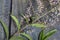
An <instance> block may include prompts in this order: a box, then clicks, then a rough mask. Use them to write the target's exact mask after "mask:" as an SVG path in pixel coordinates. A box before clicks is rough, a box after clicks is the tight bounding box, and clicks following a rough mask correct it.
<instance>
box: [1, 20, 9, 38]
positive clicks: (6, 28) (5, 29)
mask: <svg viewBox="0 0 60 40" xmlns="http://www.w3.org/2000/svg"><path fill="white" fill-rule="evenodd" d="M0 23H1V24H2V26H3V30H4V32H5V34H6V37H7V39H8V36H9V31H8V26H7V25H6V24H5V23H4V22H3V21H2V20H0Z"/></svg>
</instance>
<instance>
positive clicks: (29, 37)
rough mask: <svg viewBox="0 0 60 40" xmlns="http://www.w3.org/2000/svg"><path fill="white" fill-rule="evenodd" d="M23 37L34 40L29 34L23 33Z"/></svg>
mask: <svg viewBox="0 0 60 40" xmlns="http://www.w3.org/2000/svg"><path fill="white" fill-rule="evenodd" d="M21 35H23V36H25V37H27V38H28V39H29V40H32V38H31V36H30V35H28V34H25V33H21Z"/></svg>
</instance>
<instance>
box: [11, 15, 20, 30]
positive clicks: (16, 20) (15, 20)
mask: <svg viewBox="0 0 60 40" xmlns="http://www.w3.org/2000/svg"><path fill="white" fill-rule="evenodd" d="M11 18H12V19H13V20H14V22H15V23H16V25H17V28H18V30H20V24H19V21H18V19H17V18H16V17H15V16H13V15H11Z"/></svg>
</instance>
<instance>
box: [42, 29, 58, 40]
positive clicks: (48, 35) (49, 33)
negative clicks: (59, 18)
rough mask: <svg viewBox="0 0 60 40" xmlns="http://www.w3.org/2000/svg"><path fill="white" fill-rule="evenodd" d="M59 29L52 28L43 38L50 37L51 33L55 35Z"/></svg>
mask: <svg viewBox="0 0 60 40" xmlns="http://www.w3.org/2000/svg"><path fill="white" fill-rule="evenodd" d="M56 31H57V30H56V29H54V30H51V31H49V32H48V33H47V34H46V35H45V36H44V38H43V40H45V39H47V38H48V37H50V36H51V35H53V34H54V33H55V32H56Z"/></svg>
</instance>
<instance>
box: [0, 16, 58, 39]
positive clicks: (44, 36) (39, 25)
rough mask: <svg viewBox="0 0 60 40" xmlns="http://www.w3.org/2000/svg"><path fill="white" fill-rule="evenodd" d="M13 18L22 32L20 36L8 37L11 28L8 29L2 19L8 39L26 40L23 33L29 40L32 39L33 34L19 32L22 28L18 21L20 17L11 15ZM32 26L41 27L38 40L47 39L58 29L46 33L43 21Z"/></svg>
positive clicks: (0, 21)
mask: <svg viewBox="0 0 60 40" xmlns="http://www.w3.org/2000/svg"><path fill="white" fill-rule="evenodd" d="M11 18H12V19H13V20H14V22H15V23H16V25H17V28H18V31H17V32H18V33H19V34H20V35H19V36H15V35H13V36H12V37H11V38H10V39H9V38H8V36H9V30H8V26H7V25H6V24H5V23H4V22H3V21H2V20H0V23H1V24H2V26H3V29H4V32H5V34H6V37H7V40H25V38H23V37H22V36H21V35H23V36H25V37H26V38H28V39H29V40H32V38H31V36H30V35H28V34H26V33H24V32H23V33H21V32H19V30H20V23H19V21H18V19H17V18H16V17H15V16H13V15H11ZM26 21H27V22H28V19H26ZM31 26H32V27H33V26H34V27H37V28H41V29H42V30H41V32H40V33H39V36H38V40H47V39H48V38H49V37H50V36H51V35H53V34H54V33H55V32H56V31H57V30H56V29H54V30H51V31H49V32H48V33H47V34H44V33H45V31H44V28H46V25H44V24H43V23H42V24H41V23H34V24H31Z"/></svg>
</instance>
